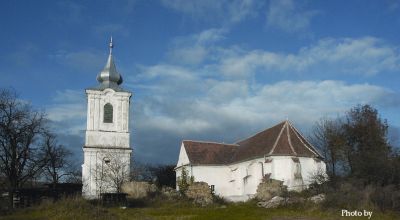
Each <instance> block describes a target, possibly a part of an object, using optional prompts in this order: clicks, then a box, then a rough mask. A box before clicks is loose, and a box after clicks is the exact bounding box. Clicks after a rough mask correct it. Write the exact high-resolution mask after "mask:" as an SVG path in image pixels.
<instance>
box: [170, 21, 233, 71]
mask: <svg viewBox="0 0 400 220" xmlns="http://www.w3.org/2000/svg"><path fill="white" fill-rule="evenodd" d="M226 32H227V29H223V28H220V29H217V28H212V29H207V30H204V31H202V32H200V33H197V34H193V35H190V36H186V37H177V38H176V39H175V40H174V42H173V44H172V47H171V48H170V50H169V51H168V52H167V56H168V58H169V60H170V61H172V62H175V63H180V64H185V65H196V64H200V63H202V62H204V61H205V60H207V59H210V58H212V57H210V54H211V53H213V50H214V48H213V45H214V44H215V43H217V42H219V41H221V40H222V39H224V38H225V36H224V35H225V34H226Z"/></svg>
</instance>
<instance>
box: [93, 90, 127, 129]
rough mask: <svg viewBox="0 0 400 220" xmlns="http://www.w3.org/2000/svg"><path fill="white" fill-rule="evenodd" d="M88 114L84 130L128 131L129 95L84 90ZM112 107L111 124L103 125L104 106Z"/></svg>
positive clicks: (110, 91)
mask: <svg viewBox="0 0 400 220" xmlns="http://www.w3.org/2000/svg"><path fill="white" fill-rule="evenodd" d="M86 94H87V99H88V103H87V104H88V113H87V126H86V130H95V131H96V130H100V131H116V132H128V131H129V123H128V122H129V102H130V96H131V93H128V92H115V91H114V90H112V89H105V90H104V91H97V90H86ZM107 103H110V104H111V105H112V106H113V123H103V116H104V105H105V104H107Z"/></svg>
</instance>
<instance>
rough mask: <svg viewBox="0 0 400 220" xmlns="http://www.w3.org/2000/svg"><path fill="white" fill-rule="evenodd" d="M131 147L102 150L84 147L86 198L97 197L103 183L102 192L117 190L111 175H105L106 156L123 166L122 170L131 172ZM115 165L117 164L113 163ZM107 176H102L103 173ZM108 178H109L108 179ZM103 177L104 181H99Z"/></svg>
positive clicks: (111, 161) (83, 172)
mask: <svg viewBox="0 0 400 220" xmlns="http://www.w3.org/2000/svg"><path fill="white" fill-rule="evenodd" d="M131 152H132V150H131V149H102V150H101V151H100V150H98V149H93V148H84V163H83V165H82V177H83V179H82V183H83V189H82V190H83V191H82V194H83V196H84V197H85V198H88V199H95V198H97V197H98V194H99V193H100V189H99V186H100V184H101V187H102V189H101V193H106V192H115V191H116V188H115V186H114V185H113V183H112V182H111V181H112V180H111V179H109V177H110V175H104V173H105V172H107V171H108V170H107V167H108V166H110V165H108V164H106V163H104V158H105V157H107V158H108V159H110V163H118V164H120V166H121V167H122V168H121V169H120V171H121V172H123V173H125V174H129V169H130V160H131ZM111 166H113V167H115V165H111ZM102 174H103V176H105V177H103V178H102V177H101V175H102ZM107 178H108V179H107ZM100 179H103V182H102V183H99V182H98V181H99V180H100Z"/></svg>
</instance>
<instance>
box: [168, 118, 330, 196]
mask: <svg viewBox="0 0 400 220" xmlns="http://www.w3.org/2000/svg"><path fill="white" fill-rule="evenodd" d="M183 169H184V170H185V171H186V172H187V175H188V176H193V177H194V181H196V182H206V183H208V185H210V187H211V189H212V190H213V191H214V193H215V194H216V195H219V196H221V197H223V198H225V199H227V200H230V201H246V200H248V199H250V198H252V197H254V195H255V193H256V190H257V186H258V185H259V184H260V183H261V182H262V180H263V178H265V177H268V178H272V179H276V180H280V181H283V184H284V185H285V186H287V187H288V190H296V191H300V190H302V189H304V188H306V187H308V185H309V184H310V183H311V182H312V177H313V176H314V175H316V174H325V172H326V165H325V163H324V161H323V157H322V155H321V154H320V153H319V152H318V151H317V150H316V149H315V148H314V147H313V146H312V145H311V144H310V143H309V142H308V141H307V140H306V139H305V138H304V137H303V136H302V135H301V133H300V132H299V131H298V130H297V129H296V128H295V127H294V126H293V125H292V123H291V122H289V121H288V120H286V121H283V122H281V123H279V124H277V125H275V126H273V127H271V128H268V129H266V130H264V131H261V132H259V133H257V134H254V135H253V136H251V137H249V138H246V139H244V140H240V141H237V142H236V143H234V144H226V143H215V142H207V141H191V140H184V141H182V144H181V147H180V153H179V159H178V163H177V166H176V168H175V171H176V178H177V180H178V179H179V178H180V176H181V175H182V170H183ZM177 189H179V186H178V185H177Z"/></svg>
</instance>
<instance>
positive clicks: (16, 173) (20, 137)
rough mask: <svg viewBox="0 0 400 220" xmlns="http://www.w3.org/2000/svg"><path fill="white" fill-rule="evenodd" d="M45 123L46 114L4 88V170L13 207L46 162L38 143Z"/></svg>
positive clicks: (0, 94) (0, 136) (0, 137)
mask: <svg viewBox="0 0 400 220" xmlns="http://www.w3.org/2000/svg"><path fill="white" fill-rule="evenodd" d="M43 125H44V113H43V112H39V111H36V110H33V109H32V107H31V106H30V105H29V104H27V103H26V102H23V101H21V100H19V99H18V97H17V95H16V93H15V91H13V90H7V89H1V90H0V170H1V172H2V173H3V174H4V177H5V185H6V188H7V191H8V196H9V207H10V208H12V207H13V198H14V194H15V193H16V191H17V190H18V188H20V187H21V186H22V185H23V184H24V183H25V182H26V181H27V180H29V179H31V178H33V177H34V176H36V175H37V174H38V172H40V171H41V170H42V168H43V167H44V165H45V164H46V157H45V155H43V154H42V153H41V151H40V150H39V146H37V145H35V144H36V143H37V139H38V138H39V137H40V134H41V132H42V128H43Z"/></svg>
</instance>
